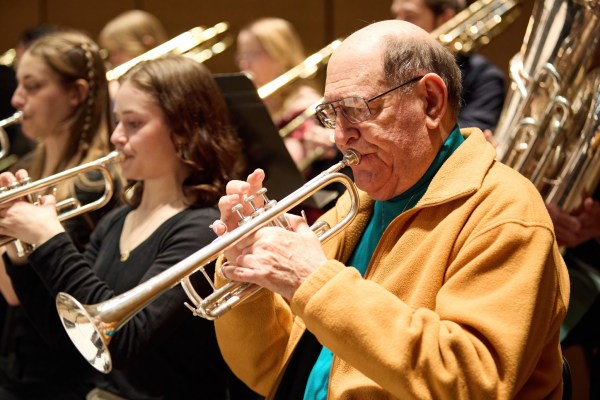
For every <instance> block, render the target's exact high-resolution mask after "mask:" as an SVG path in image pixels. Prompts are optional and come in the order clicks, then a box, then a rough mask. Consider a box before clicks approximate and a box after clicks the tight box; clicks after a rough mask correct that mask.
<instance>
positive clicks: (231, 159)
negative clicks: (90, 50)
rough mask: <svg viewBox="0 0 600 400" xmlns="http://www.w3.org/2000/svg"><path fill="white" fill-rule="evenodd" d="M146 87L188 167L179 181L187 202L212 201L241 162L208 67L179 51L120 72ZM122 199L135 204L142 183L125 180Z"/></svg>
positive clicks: (236, 174) (205, 203)
mask: <svg viewBox="0 0 600 400" xmlns="http://www.w3.org/2000/svg"><path fill="white" fill-rule="evenodd" d="M124 81H126V82H128V83H129V84H131V85H133V86H134V87H136V88H137V89H139V90H141V91H143V92H145V93H148V94H149V95H150V96H151V97H152V98H153V99H154V101H155V102H156V104H157V105H158V106H159V107H160V108H161V110H162V112H163V114H164V118H165V121H166V123H167V125H168V126H169V128H170V132H171V140H172V142H173V144H174V145H175V148H176V149H177V155H178V157H179V159H180V160H181V161H182V162H183V163H184V164H185V165H186V166H188V167H189V169H190V170H191V173H190V175H189V176H188V177H187V179H185V181H184V183H183V191H184V193H185V194H186V196H188V197H191V198H193V199H194V203H193V204H190V207H206V206H214V205H216V204H217V202H218V199H219V197H221V196H222V195H224V194H225V185H226V184H227V182H229V181H230V180H231V179H236V178H239V173H240V172H241V169H242V166H243V162H242V153H241V145H240V141H239V139H238V136H237V134H236V132H235V130H234V128H233V126H232V125H231V123H230V120H229V111H228V109H227V105H226V103H225V99H224V98H223V96H222V94H221V92H220V90H219V88H218V86H217V84H216V82H215V80H214V79H213V77H212V75H211V73H210V71H209V70H208V69H207V68H206V67H205V66H204V65H202V64H199V63H197V62H195V61H193V60H190V59H189V58H186V57H183V56H176V55H170V56H165V57H161V58H158V59H155V60H149V61H145V62H142V63H140V64H138V65H137V66H136V67H134V68H133V69H132V70H131V71H130V72H129V73H128V74H126V75H125V76H124V77H123V78H122V83H123V82H124ZM125 191H126V192H128V193H129V194H130V196H129V198H127V199H125V201H127V202H128V203H129V204H131V205H133V206H137V205H139V202H140V200H141V195H142V192H143V185H142V184H140V183H138V182H135V181H132V182H128V184H127V187H126V190H125Z"/></svg>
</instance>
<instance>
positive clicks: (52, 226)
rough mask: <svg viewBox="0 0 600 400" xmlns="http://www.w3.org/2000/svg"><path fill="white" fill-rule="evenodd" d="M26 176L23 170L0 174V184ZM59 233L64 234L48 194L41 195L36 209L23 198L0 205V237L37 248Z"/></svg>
mask: <svg viewBox="0 0 600 400" xmlns="http://www.w3.org/2000/svg"><path fill="white" fill-rule="evenodd" d="M27 176H28V174H27V171H25V170H19V171H17V173H16V174H15V175H13V174H11V173H9V172H4V173H2V174H0V185H1V186H8V185H10V184H11V183H13V182H15V181H16V180H17V179H18V180H22V179H24V178H26V177H27ZM59 232H64V228H63V226H62V225H61V223H60V221H59V220H58V216H57V214H56V200H55V198H54V196H52V195H48V196H42V197H41V198H40V205H38V206H36V205H33V204H31V203H30V202H28V201H25V200H23V199H18V200H14V201H11V202H7V203H2V204H0V235H3V236H9V237H13V238H15V239H19V240H21V241H23V242H26V243H31V244H35V245H39V244H42V243H44V242H45V241H47V240H48V239H50V238H51V237H53V236H54V235H56V234H57V233H59Z"/></svg>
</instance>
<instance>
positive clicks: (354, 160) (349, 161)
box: [342, 149, 360, 166]
mask: <svg viewBox="0 0 600 400" xmlns="http://www.w3.org/2000/svg"><path fill="white" fill-rule="evenodd" d="M342 161H343V163H344V164H346V165H347V166H349V165H358V164H359V163H360V153H359V152H358V151H356V150H354V149H348V151H346V154H344V159H343V160H342Z"/></svg>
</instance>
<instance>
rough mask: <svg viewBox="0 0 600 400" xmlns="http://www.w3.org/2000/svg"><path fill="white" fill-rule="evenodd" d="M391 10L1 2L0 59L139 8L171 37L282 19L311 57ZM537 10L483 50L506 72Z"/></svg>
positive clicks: (248, 2)
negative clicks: (50, 35)
mask: <svg viewBox="0 0 600 400" xmlns="http://www.w3.org/2000/svg"><path fill="white" fill-rule="evenodd" d="M390 4H391V0H370V1H357V0H303V1H293V0H215V1H206V0H92V1H86V0H83V1H82V0H19V1H15V0H0V26H1V27H2V29H1V31H2V35H0V53H2V52H4V51H5V50H7V49H9V48H11V47H14V46H15V44H16V43H17V41H18V38H19V36H20V35H21V34H22V32H23V31H24V30H25V29H27V28H29V27H33V26H36V25H38V24H41V23H47V24H56V25H63V26H69V27H73V28H77V29H82V30H85V31H86V32H88V33H89V34H90V35H91V36H92V37H94V38H96V37H97V35H98V33H99V32H100V30H101V29H102V27H103V26H104V24H105V23H106V22H107V21H108V20H110V19H111V18H113V17H114V16H116V15H118V14H119V13H121V12H123V11H126V10H129V9H133V8H139V9H143V10H146V11H149V12H151V13H153V14H155V15H156V16H157V17H159V18H160V19H161V21H162V22H163V24H164V25H165V27H166V29H167V31H168V33H169V35H171V36H175V35H177V34H179V33H181V32H183V31H185V30H187V29H190V28H191V27H193V26H197V25H204V26H211V25H214V24H215V23H217V22H220V21H227V22H229V23H230V24H231V29H230V31H231V33H232V34H233V35H235V33H236V32H237V30H238V29H239V28H240V27H241V26H243V25H245V24H247V23H249V22H250V21H252V20H254V19H256V18H260V17H265V16H277V17H282V18H285V19H288V20H289V21H291V22H292V23H293V24H294V25H295V26H296V28H297V29H298V31H299V32H300V35H301V37H302V39H303V42H304V45H305V47H306V50H307V53H308V54H310V53H313V52H315V51H317V50H318V49H320V48H321V47H323V46H325V45H326V44H328V43H329V42H331V41H332V40H333V39H335V38H338V37H344V36H347V35H348V34H350V33H351V32H353V31H354V30H356V29H358V28H360V27H362V26H364V25H366V24H369V23H370V22H374V21H378V20H382V19H387V18H389V17H390V12H389V7H390ZM532 5H533V0H523V6H522V13H521V16H520V17H519V18H518V19H517V20H516V21H515V22H514V23H513V24H512V25H511V26H510V27H509V28H508V29H507V30H506V31H505V32H504V33H502V34H501V35H500V36H498V37H497V38H496V39H494V40H493V41H492V43H491V44H489V45H488V46H487V47H486V48H484V49H482V50H481V54H483V55H485V56H486V57H488V58H489V59H490V60H492V61H493V62H494V63H496V65H498V66H499V67H500V68H502V69H503V70H504V71H507V69H508V64H509V60H510V57H512V55H513V54H515V53H516V52H517V51H518V50H519V48H520V46H521V43H522V41H523V35H524V33H525V29H526V25H527V21H528V19H529V15H530V14H531V8H532ZM233 54H234V49H233V47H230V48H229V49H228V50H227V51H225V52H224V53H222V54H220V55H218V56H216V57H215V58H213V59H211V60H209V61H208V62H207V65H208V67H209V68H210V69H211V70H212V71H213V72H234V71H236V68H235V64H234V61H233V58H234V57H233Z"/></svg>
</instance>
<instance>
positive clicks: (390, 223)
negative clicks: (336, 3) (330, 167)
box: [213, 20, 569, 400]
mask: <svg viewBox="0 0 600 400" xmlns="http://www.w3.org/2000/svg"><path fill="white" fill-rule="evenodd" d="M460 93H461V85H460V71H459V69H458V66H457V65H456V62H455V60H454V56H453V55H452V54H451V53H450V52H449V51H448V50H447V49H445V48H443V47H442V46H441V45H440V44H439V43H438V42H437V41H435V40H434V39H433V38H432V37H431V36H430V35H429V34H428V33H427V32H426V31H424V30H422V29H421V28H419V27H417V26H415V25H413V24H410V23H407V22H405V21H393V20H392V21H382V22H378V23H375V24H372V25H368V26H367V27H365V28H363V29H361V30H359V31H357V32H355V33H353V34H352V35H350V36H349V37H348V38H346V40H345V41H344V42H343V43H342V44H341V46H340V47H338V48H337V49H336V50H335V51H334V53H333V55H332V57H331V59H330V60H329V64H328V67H327V79H326V84H325V96H324V103H322V104H321V105H320V106H318V107H317V115H318V117H319V118H320V120H321V121H322V122H323V124H324V125H325V126H328V127H329V128H332V129H335V131H334V132H335V140H336V144H337V146H338V147H339V149H340V150H341V151H342V152H343V153H345V152H346V151H348V150H350V149H353V150H354V151H356V152H358V153H359V154H360V155H361V159H360V162H359V163H358V164H357V165H353V166H352V170H353V175H354V180H355V182H356V185H357V187H358V188H359V189H360V191H359V205H358V215H357V216H356V218H355V219H354V221H353V222H351V223H350V224H349V225H348V226H347V227H346V228H345V229H343V230H342V231H341V232H340V233H339V234H338V235H337V236H335V237H333V238H331V239H330V240H329V241H328V242H326V243H325V244H324V245H323V246H321V243H320V242H319V240H318V239H317V237H316V235H315V233H314V232H313V231H312V230H311V229H310V228H309V227H308V225H307V224H306V223H305V222H304V221H303V220H302V219H301V218H299V217H294V216H291V215H289V216H288V217H289V219H290V223H291V224H292V229H291V230H285V229H282V228H278V227H270V226H265V227H262V228H260V229H258V230H257V231H256V232H255V233H254V234H253V235H250V236H248V237H246V238H244V239H243V240H242V241H241V242H239V243H237V244H236V245H235V246H231V247H230V248H228V249H227V251H226V252H225V254H224V260H222V261H226V262H224V263H220V264H219V265H218V267H217V268H218V269H217V272H216V273H215V279H216V284H217V286H218V287H221V285H223V284H224V283H225V282H226V281H227V279H230V280H233V281H244V282H250V283H254V284H258V285H260V286H262V287H263V288H265V289H268V290H264V289H263V290H262V291H259V292H258V293H257V294H256V295H255V296H254V297H252V298H251V299H250V300H248V301H246V302H244V303H242V304H240V305H238V306H237V307H236V308H234V309H232V310H231V311H229V312H228V313H226V314H225V315H223V316H222V317H220V318H219V319H217V320H216V321H215V328H216V331H217V339H218V341H219V346H220V348H221V352H222V354H223V355H224V357H225V360H226V361H227V363H228V364H229V365H230V367H231V368H232V369H233V371H234V372H235V373H236V374H237V375H238V376H239V377H240V378H241V379H242V380H243V381H244V382H246V383H247V384H248V385H250V387H252V388H254V390H256V391H258V392H259V393H261V394H267V395H268V398H269V399H286V400H293V399H303V398H304V399H326V398H331V399H342V398H352V399H391V398H401V399H415V398H429V399H453V400H455V399H533V398H538V399H540V398H548V399H560V398H561V396H562V386H563V384H562V372H563V371H562V355H561V348H560V342H559V331H560V325H561V323H562V321H563V318H564V316H565V314H566V310H567V307H568V300H569V278H568V273H567V269H566V267H565V264H564V262H563V260H562V257H561V255H560V252H559V249H558V246H557V244H556V241H555V237H554V232H553V228H552V221H551V219H550V217H549V215H548V212H547V211H546V207H545V205H544V203H543V201H542V199H541V197H540V195H539V193H538V191H537V190H536V188H535V187H534V186H533V185H532V184H531V182H530V181H529V180H527V179H526V178H525V177H523V176H522V175H520V174H519V173H517V172H516V171H514V170H512V169H510V168H508V167H507V166H505V165H503V164H501V163H499V162H497V161H496V160H495V155H496V154H495V151H494V148H493V146H492V145H491V144H489V143H488V142H487V141H486V139H485V137H484V136H483V134H482V132H481V131H480V130H479V129H476V128H472V129H463V130H460V129H459V126H458V124H457V117H458V114H459V110H460ZM263 179H264V172H262V171H261V170H257V171H255V172H253V173H252V174H251V175H250V176H249V177H248V178H247V181H235V182H230V183H229V184H228V185H227V193H228V195H227V196H224V197H222V198H221V200H220V201H219V209H220V211H221V218H220V220H219V221H220V222H219V223H214V224H213V229H215V231H216V233H217V234H223V233H224V232H225V231H226V230H229V231H230V232H233V231H234V230H235V229H236V227H237V223H238V219H239V217H236V215H235V214H234V213H233V212H232V211H231V207H232V206H233V205H235V204H239V203H240V201H241V198H243V197H244V196H246V195H249V194H253V193H255V192H256V191H257V190H259V189H260V188H261V186H262V181H263ZM351 206H352V205H351V204H350V196H349V195H344V196H342V197H341V198H340V200H339V201H338V203H337V205H336V207H335V208H333V209H332V210H329V212H328V213H326V214H325V215H324V216H323V218H322V219H323V220H325V221H327V222H329V223H330V226H335V225H336V223H338V222H339V221H341V220H342V218H344V217H345V216H346V215H347V213H348V210H350V208H351ZM245 208H246V209H245V211H246V212H248V211H250V210H248V209H250V208H251V207H248V206H245ZM225 228H226V229H225ZM248 332H252V334H250V335H248V334H247V333H248Z"/></svg>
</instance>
